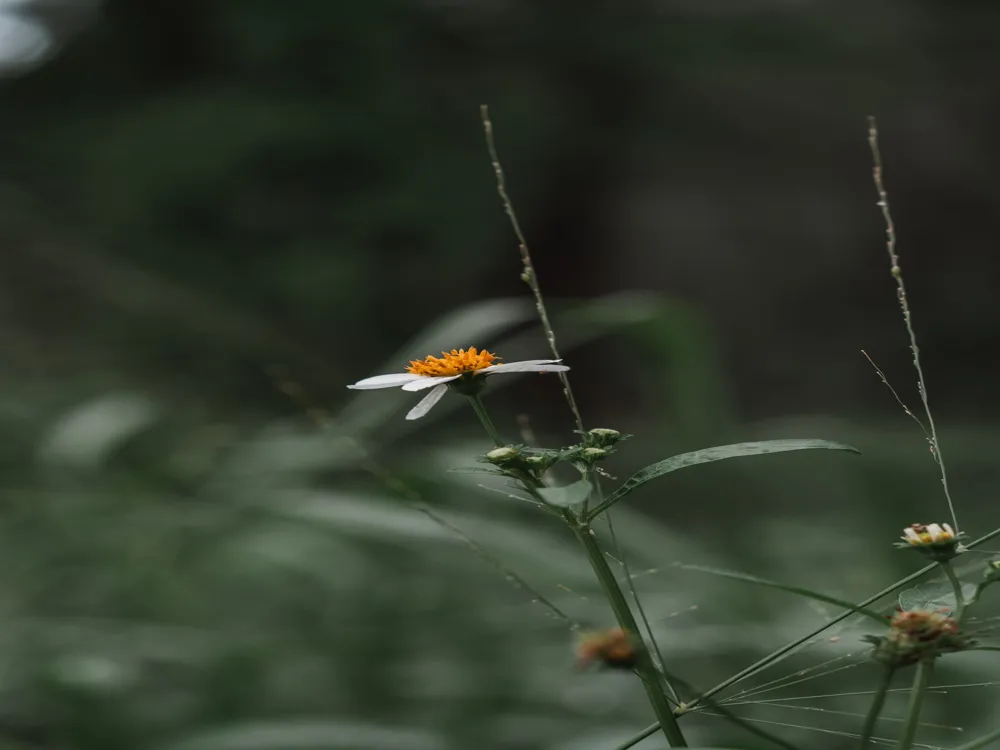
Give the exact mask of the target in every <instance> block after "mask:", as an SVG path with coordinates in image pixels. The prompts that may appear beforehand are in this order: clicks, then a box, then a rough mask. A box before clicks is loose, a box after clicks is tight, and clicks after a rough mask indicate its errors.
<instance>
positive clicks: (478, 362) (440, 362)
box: [406, 346, 500, 378]
mask: <svg viewBox="0 0 1000 750" xmlns="http://www.w3.org/2000/svg"><path fill="white" fill-rule="evenodd" d="M441 354H442V355H444V356H442V357H433V356H432V357H427V358H426V359H415V360H413V361H412V362H410V366H409V367H407V368H406V371H407V372H409V373H412V374H414V375H423V376H425V377H429V378H438V377H446V376H448V375H461V374H462V373H464V372H476V371H477V370H482V369H484V368H486V367H489V366H490V365H492V364H493V360H495V359H500V357H498V356H496V355H495V354H490V352H488V351H486V350H485V349H483V350H482V351H481V352H480V351H476V347H474V346H470V347H469V349H468V351H466V350H465V349H458V350H456V349H452V350H451V352H450V353H449V352H441Z"/></svg>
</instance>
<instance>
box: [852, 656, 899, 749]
mask: <svg viewBox="0 0 1000 750" xmlns="http://www.w3.org/2000/svg"><path fill="white" fill-rule="evenodd" d="M895 673H896V669H895V667H892V666H886V667H885V671H884V672H883V673H882V681H881V682H879V685H878V688H876V690H875V695H873V696H872V706H871V708H870V709H868V715H867V716H865V723H864V725H862V727H861V739H860V740H859V741H858V750H866V748H867V747H868V745H869V744H870V743H871V741H872V732H874V731H875V725H876V724H877V723H878V717H879V714H881V713H882V707H883V706H884V705H885V696H886V694H887V693H888V692H889V686H890V685H891V684H892V677H893V675H894V674H895Z"/></svg>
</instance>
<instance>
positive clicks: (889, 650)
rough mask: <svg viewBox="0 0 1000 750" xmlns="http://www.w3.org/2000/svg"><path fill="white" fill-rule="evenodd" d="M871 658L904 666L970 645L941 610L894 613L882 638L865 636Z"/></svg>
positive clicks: (953, 621)
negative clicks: (870, 648)
mask: <svg viewBox="0 0 1000 750" xmlns="http://www.w3.org/2000/svg"><path fill="white" fill-rule="evenodd" d="M865 640H867V641H868V642H869V643H873V644H874V645H875V650H874V652H873V653H872V656H873V657H874V658H875V659H876V660H877V661H880V662H882V663H883V664H889V665H891V666H895V667H904V666H908V665H910V664H916V663H917V662H919V661H923V660H924V659H935V658H937V657H938V656H940V655H941V654H946V653H953V652H956V651H964V650H966V649H968V648H970V647H971V646H972V645H974V642H973V641H971V640H969V639H967V638H966V637H965V636H963V635H962V634H961V633H959V629H958V621H957V620H955V619H954V618H953V617H950V616H949V615H948V614H947V613H946V612H944V611H941V610H910V611H907V612H897V613H896V614H895V615H894V616H893V618H892V620H891V621H890V622H889V632H888V633H887V634H886V635H883V636H868V637H867V638H866V639H865Z"/></svg>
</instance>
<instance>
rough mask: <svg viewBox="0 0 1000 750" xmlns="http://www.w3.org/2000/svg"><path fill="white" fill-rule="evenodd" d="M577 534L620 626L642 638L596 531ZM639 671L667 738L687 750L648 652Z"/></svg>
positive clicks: (579, 528) (582, 527)
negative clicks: (598, 540)
mask: <svg viewBox="0 0 1000 750" xmlns="http://www.w3.org/2000/svg"><path fill="white" fill-rule="evenodd" d="M567 520H568V519H567ZM573 532H574V533H575V534H576V538H577V539H578V540H579V541H580V544H582V545H583V548H584V549H585V550H586V551H587V557H588V559H589V560H590V566H591V567H592V568H593V569H594V573H595V574H596V575H597V579H598V581H600V584H601V588H602V589H603V590H604V595H605V597H607V599H608V602H609V603H610V604H611V609H612V610H613V611H614V613H615V618H616V619H617V620H618V624H619V625H620V626H621V628H622V630H624V631H625V632H626V633H631V634H632V636H633V637H634V636H638V635H639V626H638V625H637V624H636V621H635V617H633V616H632V610H631V609H630V608H629V606H628V601H627V600H626V599H625V594H624V593H623V592H622V590H621V587H620V586H619V585H618V579H617V578H616V577H615V574H614V572H613V571H612V570H611V567H610V566H609V565H608V562H607V560H606V559H605V557H604V551H603V550H602V549H601V547H600V545H599V544H598V543H597V538H596V537H595V536H594V532H593V529H591V528H590V526H589V525H588V524H585V523H584V524H573ZM638 671H639V674H640V676H641V677H642V684H643V686H644V687H645V688H646V695H647V696H648V697H649V703H650V705H652V707H653V712H654V713H655V714H656V718H657V719H659V725H660V727H661V728H662V729H663V734H664V735H665V736H666V738H667V741H668V742H669V743H670V746H671V747H687V741H686V740H685V739H684V734H683V733H682V732H681V728H680V726H679V725H678V724H677V718H676V717H675V716H674V712H673V709H672V708H671V707H670V703H669V702H668V701H667V696H666V693H665V692H664V690H663V688H662V687H661V685H662V683H661V681H660V679H659V672H658V670H657V669H656V668H655V667H654V665H653V660H652V659H651V658H650V656H649V653H648V652H646V653H644V654H643V658H642V659H641V660H640V663H639V665H638Z"/></svg>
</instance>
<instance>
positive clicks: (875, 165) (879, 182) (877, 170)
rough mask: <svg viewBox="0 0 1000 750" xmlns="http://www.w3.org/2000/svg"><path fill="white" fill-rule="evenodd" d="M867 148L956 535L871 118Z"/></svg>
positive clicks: (952, 505)
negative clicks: (870, 157)
mask: <svg viewBox="0 0 1000 750" xmlns="http://www.w3.org/2000/svg"><path fill="white" fill-rule="evenodd" d="M868 147H869V149H870V150H871V154H872V180H873V181H874V183H875V192H876V193H877V194H878V207H879V208H880V209H881V210H882V219H883V220H884V221H885V250H886V253H887V254H888V256H889V271H890V273H891V274H892V278H893V279H895V280H896V296H897V298H898V299H899V307H900V309H901V310H902V313H903V323H904V324H905V325H906V335H907V336H908V337H909V339H910V351H911V352H913V367H914V369H915V370H916V371H917V390H918V391H919V392H920V401H921V403H923V405H924V413H925V414H926V415H927V426H928V427H929V428H930V444H931V456H933V457H934V461H935V463H937V465H938V470H939V471H940V474H941V488H942V489H943V490H944V497H945V500H947V501H948V511H949V512H950V513H951V523H952V525H953V526H954V527H955V531H958V515H957V514H956V513H955V503H954V502H953V501H952V499H951V491H950V490H949V489H948V472H947V470H946V469H945V465H944V455H943V454H942V453H941V443H940V441H938V434H937V427H936V426H935V425H934V414H932V413H931V404H930V401H929V400H928V396H927V379H926V378H925V377H924V368H923V367H922V366H921V364H920V347H919V346H917V334H916V332H915V331H914V330H913V313H912V312H911V311H910V301H909V298H908V297H907V296H906V284H905V283H904V282H903V272H902V270H900V267H899V253H898V252H897V251H896V225H895V224H894V223H893V221H892V213H891V212H890V211H889V196H888V194H887V193H886V191H885V182H884V179H883V177H884V176H883V169H882V153H881V152H880V151H879V147H878V124H877V123H876V122H875V118H874V117H869V118H868ZM907 411H909V410H907Z"/></svg>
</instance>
